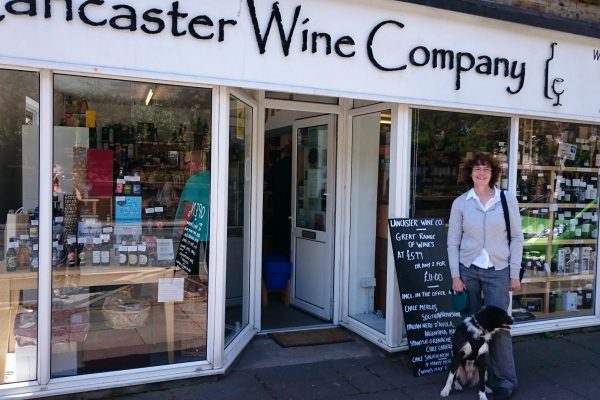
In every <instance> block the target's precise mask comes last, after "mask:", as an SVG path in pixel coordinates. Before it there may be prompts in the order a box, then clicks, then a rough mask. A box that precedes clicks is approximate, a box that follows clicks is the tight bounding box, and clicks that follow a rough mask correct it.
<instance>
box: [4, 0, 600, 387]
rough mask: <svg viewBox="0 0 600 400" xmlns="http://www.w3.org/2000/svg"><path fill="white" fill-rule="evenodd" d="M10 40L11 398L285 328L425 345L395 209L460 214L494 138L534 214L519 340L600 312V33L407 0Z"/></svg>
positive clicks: (186, 13)
mask: <svg viewBox="0 0 600 400" xmlns="http://www.w3.org/2000/svg"><path fill="white" fill-rule="evenodd" d="M0 33H1V34H2V37H3V38H4V40H3V41H2V44H1V45H0V81H1V82H2V85H0V87H2V89H3V90H2V92H1V93H0V116H1V117H0V120H2V121H3V122H2V123H1V124H0V135H1V137H2V139H1V143H0V159H2V161H3V162H2V164H3V165H5V167H3V168H5V173H3V174H2V175H3V177H2V178H0V187H1V188H2V190H3V193H5V195H4V196H3V200H1V201H0V206H1V207H2V208H1V209H0V212H1V213H2V215H6V216H7V217H6V220H5V221H3V223H4V225H3V226H2V231H3V235H4V240H3V246H4V248H3V251H2V253H3V257H2V258H3V259H2V273H1V274H0V281H1V283H0V284H1V285H2V290H1V291H0V292H1V293H2V294H1V296H2V297H1V298H0V308H1V309H0V319H1V320H2V321H3V322H4V323H3V324H2V328H0V340H2V341H3V343H5V345H4V347H5V351H3V352H2V355H1V357H2V359H0V369H2V371H0V372H2V373H1V374H0V375H1V377H2V379H3V384H2V385H1V386H0V393H1V394H2V397H6V398H10V397H11V396H13V397H42V396H49V395H57V394H63V393H72V392H78V391H82V390H94V389H102V388H109V387H117V386H126V385H133V384H141V383H147V382H157V381H162V380H171V379H182V378H186V377H195V376H202V375H213V374H222V373H224V372H225V371H226V370H227V368H228V367H229V366H230V365H231V363H232V362H233V361H234V360H235V358H236V357H237V356H238V355H239V354H240V352H241V351H242V350H243V349H244V348H245V346H246V345H247V344H248V343H249V341H250V340H251V339H252V338H253V337H254V336H255V335H257V334H261V333H265V332H273V331H280V330H301V329H310V328H312V327H328V326H343V327H345V328H347V329H349V330H351V331H353V332H355V333H357V334H358V335H360V336H363V337H364V338H366V339H367V340H370V341H372V342H373V343H375V344H377V345H378V346H380V347H381V348H383V349H385V350H386V351H389V352H396V351H404V350H406V349H407V348H408V347H407V341H406V337H405V330H404V323H403V317H402V304H401V300H400V294H399V291H398V282H397V279H396V273H395V267H394V260H393V258H392V252H391V246H390V243H389V240H388V227H387V219H388V218H392V217H426V218H444V219H446V220H447V218H448V215H449V210H450V205H451V202H452V200H453V199H454V197H456V196H457V195H458V194H460V193H461V192H462V191H464V190H465V186H464V185H463V184H462V183H461V179H460V178H461V175H460V167H461V165H462V162H463V161H464V160H465V159H466V158H467V157H468V156H469V155H470V154H472V153H473V152H475V151H480V150H482V151H489V152H492V153H493V154H494V155H495V156H496V157H497V158H498V159H499V161H500V162H501V164H502V166H503V174H502V176H501V180H500V182H499V185H500V186H501V187H503V188H506V189H509V190H511V191H514V192H515V193H516V194H517V196H518V198H519V203H520V207H521V215H522V221H523V228H524V234H525V249H524V261H523V268H524V269H525V276H524V279H523V288H522V290H521V291H520V292H519V293H514V294H513V305H512V308H513V313H514V314H515V315H517V316H518V319H519V322H518V323H517V325H516V326H515V327H514V329H513V333H514V334H517V335H518V334H529V333H538V332H545V331H551V330H560V329H571V328H577V327H585V326H592V325H597V324H598V323H599V321H600V320H599V319H598V317H599V312H598V310H599V308H600V304H599V303H598V301H597V298H596V293H597V290H598V284H597V279H596V267H597V265H598V252H597V226H598V194H597V189H598V172H599V170H600V156H597V154H598V153H599V150H600V97H599V96H598V93H600V74H599V72H600V42H598V40H597V39H594V38H590V37H585V36H579V35H574V34H567V33H562V32H558V31H552V30H547V29H541V28H532V27H528V26H524V25H519V24H515V23H510V22H502V21H497V20H491V19H486V18H482V17H476V16H471V15H466V14H460V13H454V12H450V11H441V10H439V9H434V8H429V7H424V6H417V5H412V4H407V3H402V2H398V1H384V0H377V1H375V2H373V1H369V2H366V1H352V2H342V1H337V0H328V1H315V0H302V1H298V2H295V3H288V2H273V1H263V0H243V1H230V0H227V1H208V2H201V3H198V2H191V1H175V2H170V1H156V2H154V3H153V4H152V5H150V4H143V5H142V4H137V2H135V3H134V2H129V3H127V4H125V3H124V2H117V1H102V0H97V1H95V0H88V1H78V0H74V1H71V0H68V1H54V2H52V1H35V0H30V1H3V2H1V3H0ZM209 255H210V257H209ZM288 313H289V314H288ZM283 315H285V318H284V317H283Z"/></svg>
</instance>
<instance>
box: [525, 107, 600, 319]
mask: <svg viewBox="0 0 600 400" xmlns="http://www.w3.org/2000/svg"><path fill="white" fill-rule="evenodd" d="M599 133H600V127H598V126H592V125H582V124H570V123H564V122H549V121H539V120H530V119H522V120H521V121H520V124H519V154H518V157H519V159H518V163H517V164H518V165H517V192H516V194H517V197H518V200H519V204H520V207H521V220H522V224H523V234H524V236H525V243H524V249H523V264H522V268H523V269H524V277H523V285H522V289H521V290H520V291H519V292H518V293H514V295H513V305H514V308H515V309H517V311H518V312H517V313H516V314H515V315H516V316H517V317H518V319H519V320H524V321H527V320H539V319H553V318H564V317H573V316H584V315H594V302H595V291H594V287H595V280H596V260H597V249H598V248H597V242H598V171H599V168H600V153H599V150H600V141H599V136H598V135H599Z"/></svg>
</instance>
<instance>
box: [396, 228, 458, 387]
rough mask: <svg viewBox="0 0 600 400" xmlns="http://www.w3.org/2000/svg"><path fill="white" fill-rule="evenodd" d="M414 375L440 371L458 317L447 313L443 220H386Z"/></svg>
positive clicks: (449, 353)
mask: <svg viewBox="0 0 600 400" xmlns="http://www.w3.org/2000/svg"><path fill="white" fill-rule="evenodd" d="M389 227H390V237H391V241H392V249H393V253H394V263H395V265H396V276H397V277H398V284H399V287H400V298H401V299H402V311H403V314H404V322H405V324H406V337H407V339H408V345H409V347H410V354H411V360H412V365H413V373H414V375H415V376H423V375H428V374H432V373H435V372H442V371H445V370H446V369H447V368H448V366H449V365H450V362H451V361H452V334H453V333H454V327H455V326H456V325H457V324H458V323H460V321H461V315H460V313H459V312H456V311H454V310H453V309H452V298H451V296H452V295H451V288H452V279H451V277H450V269H449V268H448V253H447V251H446V236H447V232H446V228H445V226H444V221H443V220H442V219H431V218H429V219H421V218H396V219H390V220H389Z"/></svg>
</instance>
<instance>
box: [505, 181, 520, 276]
mask: <svg viewBox="0 0 600 400" xmlns="http://www.w3.org/2000/svg"><path fill="white" fill-rule="evenodd" d="M500 202H501V203H502V211H504V222H506V236H507V238H508V245H509V246H510V218H509V215H508V204H507V203H506V196H505V195H504V190H501V191H500ZM524 272H525V270H524V269H523V267H521V270H520V271H519V282H520V281H522V280H523V274H524Z"/></svg>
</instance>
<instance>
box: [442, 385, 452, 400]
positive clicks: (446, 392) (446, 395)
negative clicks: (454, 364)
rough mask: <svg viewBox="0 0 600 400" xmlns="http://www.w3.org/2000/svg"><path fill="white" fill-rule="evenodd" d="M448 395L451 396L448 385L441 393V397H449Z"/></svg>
mask: <svg viewBox="0 0 600 400" xmlns="http://www.w3.org/2000/svg"><path fill="white" fill-rule="evenodd" d="M448 395H450V386H449V385H446V386H444V388H443V389H442V391H441V392H440V396H442V397H448Z"/></svg>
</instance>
